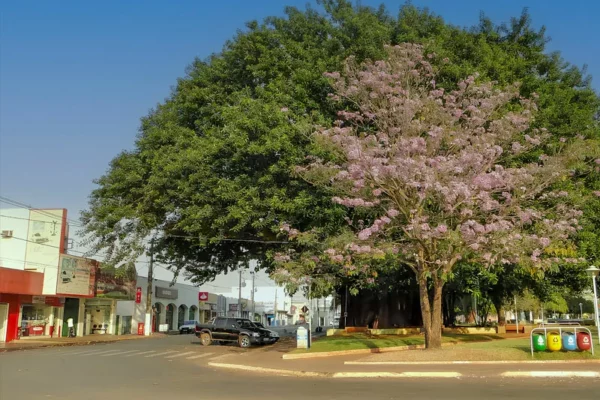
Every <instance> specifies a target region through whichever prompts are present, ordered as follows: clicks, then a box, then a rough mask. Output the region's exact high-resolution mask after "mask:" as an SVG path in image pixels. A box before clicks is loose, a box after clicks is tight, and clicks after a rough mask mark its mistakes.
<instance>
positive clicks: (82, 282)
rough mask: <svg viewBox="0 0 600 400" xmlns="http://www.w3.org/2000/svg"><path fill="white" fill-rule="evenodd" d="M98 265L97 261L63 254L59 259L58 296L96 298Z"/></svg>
mask: <svg viewBox="0 0 600 400" xmlns="http://www.w3.org/2000/svg"><path fill="white" fill-rule="evenodd" d="M97 265H98V262H97V261H96V260H92V259H89V258H83V257H76V256H71V255H67V254H61V255H60V257H59V259H58V279H57V283H56V294H58V295H60V296H78V297H94V295H95V288H96V267H97Z"/></svg>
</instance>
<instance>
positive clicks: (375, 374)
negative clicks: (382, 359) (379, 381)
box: [333, 372, 462, 378]
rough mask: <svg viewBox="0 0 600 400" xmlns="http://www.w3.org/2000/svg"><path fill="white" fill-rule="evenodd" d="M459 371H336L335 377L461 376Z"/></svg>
mask: <svg viewBox="0 0 600 400" xmlns="http://www.w3.org/2000/svg"><path fill="white" fill-rule="evenodd" d="M461 376H462V374H460V373H458V372H336V373H334V374H333V377H334V378H460V377H461Z"/></svg>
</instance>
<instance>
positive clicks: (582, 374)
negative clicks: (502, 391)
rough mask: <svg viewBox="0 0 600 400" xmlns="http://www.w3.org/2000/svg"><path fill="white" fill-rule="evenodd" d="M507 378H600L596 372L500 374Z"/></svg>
mask: <svg viewBox="0 0 600 400" xmlns="http://www.w3.org/2000/svg"><path fill="white" fill-rule="evenodd" d="M500 375H501V376H504V377H506V378H524V377H527V378H600V372H595V371H507V372H503V373H502V374H500Z"/></svg>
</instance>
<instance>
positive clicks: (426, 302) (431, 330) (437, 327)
mask: <svg viewBox="0 0 600 400" xmlns="http://www.w3.org/2000/svg"><path fill="white" fill-rule="evenodd" d="M418 279H419V298H420V301H421V313H422V315H423V330H424V331H425V347H426V348H427V349H440V348H441V347H442V289H443V287H444V284H443V282H442V281H440V280H438V279H434V282H433V292H432V295H431V296H430V294H429V289H428V287H427V277H426V275H425V274H424V273H422V272H421V273H419V277H418Z"/></svg>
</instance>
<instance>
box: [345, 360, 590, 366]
mask: <svg viewBox="0 0 600 400" xmlns="http://www.w3.org/2000/svg"><path fill="white" fill-rule="evenodd" d="M344 364H345V365H506V364H600V360H547V361H543V360H520V361H519V360H514V361H510V360H502V361H345V362H344Z"/></svg>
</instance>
